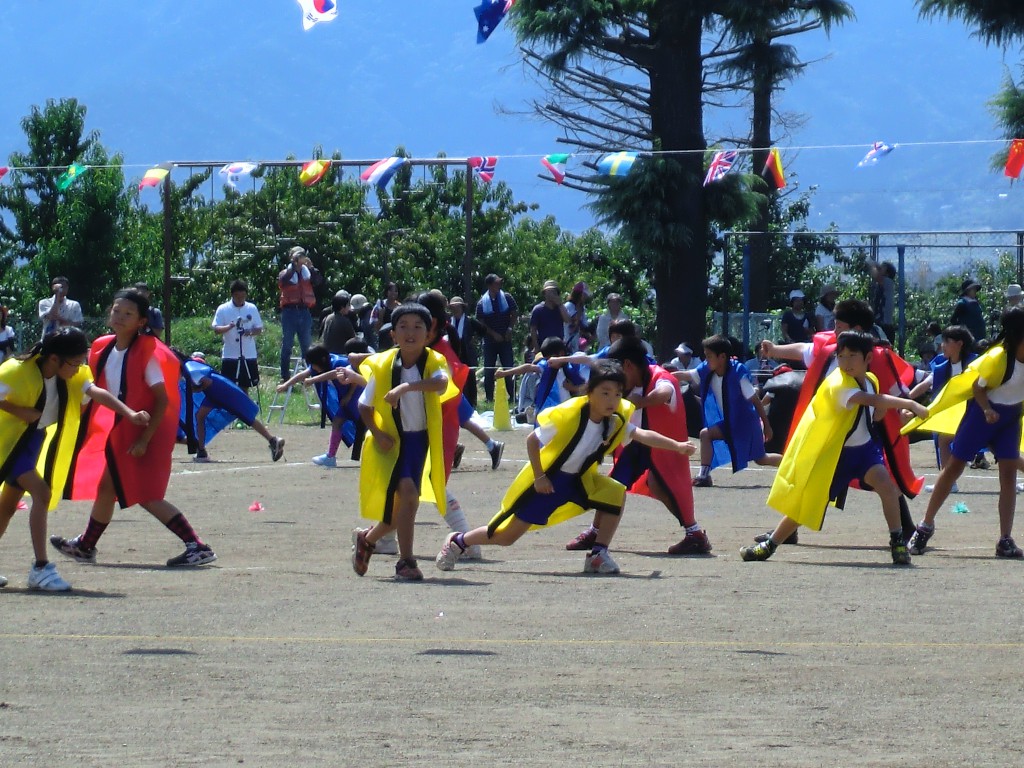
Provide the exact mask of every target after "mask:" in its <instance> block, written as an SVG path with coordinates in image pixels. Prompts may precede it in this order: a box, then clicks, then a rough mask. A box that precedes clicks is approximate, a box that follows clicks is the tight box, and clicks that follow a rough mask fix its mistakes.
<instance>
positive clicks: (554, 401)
mask: <svg viewBox="0 0 1024 768" xmlns="http://www.w3.org/2000/svg"><path fill="white" fill-rule="evenodd" d="M567 353H568V350H567V348H566V346H565V342H564V341H562V340H561V339H560V338H558V337H557V336H549V337H548V338H546V339H544V341H543V343H542V344H541V345H540V354H541V356H542V357H543V359H541V360H538V361H537V362H535V363H525V364H523V365H517V366H516V367H514V368H503V369H501V370H499V371H497V372H496V373H495V374H494V376H495V378H498V379H503V378H506V377H508V376H518V375H519V374H523V373H536V374H539V375H540V381H539V382H538V384H537V393H536V395H535V397H534V401H533V408H534V410H533V417H534V425H536V423H537V417H538V416H540V414H541V412H542V411H545V410H547V409H548V408H552V407H554V406H556V405H558V404H559V403H564V402H565V401H566V400H568V399H569V398H571V397H575V396H576V395H579V394H582V393H584V392H586V390H587V382H586V379H585V378H584V376H583V374H582V373H581V371H580V368H579V366H578V365H576V364H568V365H560V366H557V367H556V366H554V365H551V364H550V363H549V362H548V361H549V360H550V359H552V358H564V357H565V356H566V354H567Z"/></svg>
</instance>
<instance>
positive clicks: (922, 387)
mask: <svg viewBox="0 0 1024 768" xmlns="http://www.w3.org/2000/svg"><path fill="white" fill-rule="evenodd" d="M931 388H932V375H931V374H928V375H927V376H925V377H924V378H923V379H922V380H921V382H920V383H919V384H915V385H914V388H913V389H912V390H910V393H909V394H908V395H907V397H909V398H910V399H911V400H917V398H919V397H921V395H923V394H924V393H925V392H927V391H928V390H930V389H931Z"/></svg>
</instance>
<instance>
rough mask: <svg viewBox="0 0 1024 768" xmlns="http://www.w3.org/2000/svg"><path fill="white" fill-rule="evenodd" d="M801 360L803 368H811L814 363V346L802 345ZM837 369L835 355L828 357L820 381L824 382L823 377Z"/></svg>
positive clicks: (837, 364) (837, 362) (837, 363)
mask: <svg viewBox="0 0 1024 768" xmlns="http://www.w3.org/2000/svg"><path fill="white" fill-rule="evenodd" d="M803 360H804V368H810V367H811V363H812V362H813V361H814V345H813V344H804V350H803ZM838 367H839V361H838V360H837V359H836V356H835V355H832V356H831V357H829V360H828V365H826V366H825V372H824V374H823V375H822V379H823V380H824V378H825V376H828V375H829V374H830V373H832V371H834V370H835V369H836V368H838Z"/></svg>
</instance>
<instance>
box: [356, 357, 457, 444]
mask: <svg viewBox="0 0 1024 768" xmlns="http://www.w3.org/2000/svg"><path fill="white" fill-rule="evenodd" d="M444 377H445V374H444V371H435V372H434V375H433V376H431V377H430V378H431V379H443V378H444ZM417 381H423V378H422V377H421V376H420V369H419V368H417V367H416V366H415V365H413V366H412V367H411V368H406V367H405V366H402V374H401V383H402V384H415V383H416V382H417ZM376 385H377V381H376V379H374V378H372V377H371V378H370V379H368V380H367V382H366V387H365V388H364V389H363V394H361V395H360V396H359V404H360V405H365V406H368V407H371V408H372V407H373V396H374V392H376V390H377V386H376ZM398 412H399V413H400V414H401V415H402V431H403V432H423V431H425V430H426V428H427V404H426V402H425V401H424V400H423V393H422V392H406V393H405V394H404V395H402V397H401V399H400V400H399V401H398Z"/></svg>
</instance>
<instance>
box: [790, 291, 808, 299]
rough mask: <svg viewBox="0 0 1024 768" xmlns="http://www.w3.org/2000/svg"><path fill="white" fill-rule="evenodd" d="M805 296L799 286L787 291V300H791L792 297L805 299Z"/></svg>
mask: <svg viewBox="0 0 1024 768" xmlns="http://www.w3.org/2000/svg"><path fill="white" fill-rule="evenodd" d="M805 298H807V297H806V296H804V292H803V291H801V290H800V289H799V288H797V289H796V290H793V291H790V292H789V300H790V301H792V300H793V299H805Z"/></svg>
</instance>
